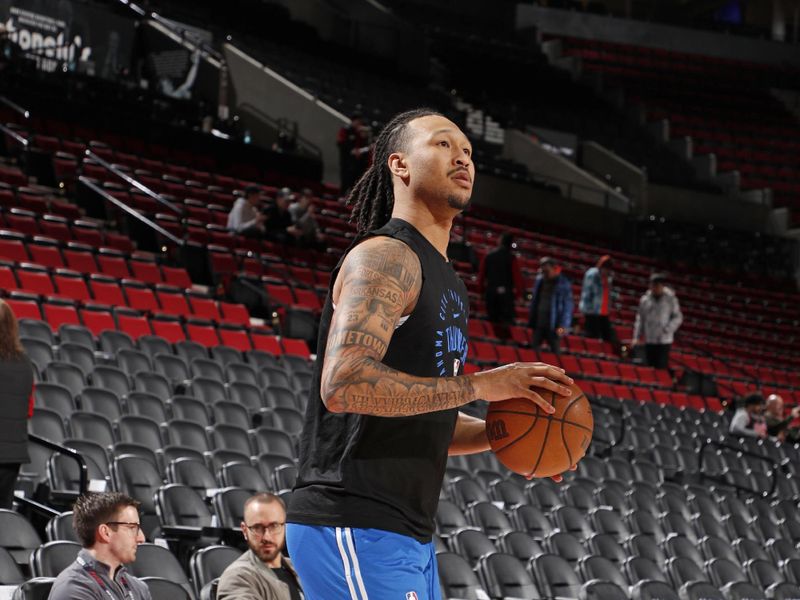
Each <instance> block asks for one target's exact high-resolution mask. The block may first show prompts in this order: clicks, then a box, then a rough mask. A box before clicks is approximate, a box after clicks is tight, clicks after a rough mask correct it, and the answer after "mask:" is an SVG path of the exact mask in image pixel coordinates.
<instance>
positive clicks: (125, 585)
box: [75, 556, 134, 600]
mask: <svg viewBox="0 0 800 600" xmlns="http://www.w3.org/2000/svg"><path fill="white" fill-rule="evenodd" d="M75 560H76V561H77V563H78V564H79V565H80V566H82V567H83V568H84V570H85V571H86V572H87V573H88V574H89V577H91V578H92V579H94V580H95V581H96V582H97V585H99V586H100V589H102V590H103V591H104V592H105V593H106V594H107V595H108V597H109V598H110V599H111V600H117V598H116V596H114V594H113V593H112V592H111V590H110V589H109V587H108V586H107V585H106V582H105V581H103V578H102V577H100V575H98V574H97V571H96V570H95V568H94V567H93V566H91V565H90V564H89V563H87V562H86V561H85V560H83V558H81V557H80V556H79V557H77V558H76V559H75ZM119 582H120V584H122V587H123V589H124V590H125V596H124V597H125V598H128V599H129V600H134V597H133V591H132V590H131V588H130V587H128V581H127V580H126V579H125V577H124V576H123V577H120V578H119Z"/></svg>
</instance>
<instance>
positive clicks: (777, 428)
mask: <svg viewBox="0 0 800 600" xmlns="http://www.w3.org/2000/svg"><path fill="white" fill-rule="evenodd" d="M798 417H800V406H795V407H793V408H792V410H791V411H790V412H789V416H788V417H784V412H783V398H781V397H780V396H779V395H778V394H770V395H769V396H767V405H766V408H765V410H764V421H765V422H766V424H767V433H768V434H769V435H771V436H773V437H776V438H778V439H779V440H780V441H781V442H790V443H792V444H793V443H795V442H797V441H800V429H798V428H797V427H791V423H792V421H794V420H795V419H796V418H798Z"/></svg>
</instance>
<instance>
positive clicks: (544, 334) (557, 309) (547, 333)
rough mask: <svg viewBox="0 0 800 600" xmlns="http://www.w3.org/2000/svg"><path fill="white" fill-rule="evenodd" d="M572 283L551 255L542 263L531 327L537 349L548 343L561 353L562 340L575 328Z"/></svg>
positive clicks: (535, 291)
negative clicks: (543, 343) (573, 323)
mask: <svg viewBox="0 0 800 600" xmlns="http://www.w3.org/2000/svg"><path fill="white" fill-rule="evenodd" d="M572 307H573V301H572V284H571V283H570V281H569V279H568V278H567V276H566V275H563V274H562V273H561V265H560V264H559V263H558V261H557V260H556V259H554V258H550V257H548V256H546V257H544V258H542V259H541V260H540V261H539V275H537V276H536V281H535V282H534V284H533V297H532V298H531V307H530V312H529V316H528V326H530V327H532V328H533V342H532V346H533V347H534V348H539V346H541V345H542V341H546V342H547V345H548V346H550V349H551V350H552V351H553V352H554V353H556V354H558V353H559V352H560V342H561V338H562V337H563V336H564V335H565V334H566V332H567V331H568V330H569V328H570V326H571V325H572Z"/></svg>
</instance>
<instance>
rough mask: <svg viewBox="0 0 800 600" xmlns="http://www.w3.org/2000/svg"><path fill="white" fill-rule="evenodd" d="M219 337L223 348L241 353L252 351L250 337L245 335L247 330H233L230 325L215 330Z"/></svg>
mask: <svg viewBox="0 0 800 600" xmlns="http://www.w3.org/2000/svg"><path fill="white" fill-rule="evenodd" d="M217 332H218V333H219V337H220V339H221V340H222V344H223V346H230V347H231V348H236V349H237V350H241V351H242V352H247V351H248V350H252V349H253V344H252V342H251V341H250V336H249V335H247V330H246V329H244V328H234V327H231V326H230V325H222V326H220V328H219V329H218V330H217Z"/></svg>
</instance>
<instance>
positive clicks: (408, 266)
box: [342, 235, 422, 283]
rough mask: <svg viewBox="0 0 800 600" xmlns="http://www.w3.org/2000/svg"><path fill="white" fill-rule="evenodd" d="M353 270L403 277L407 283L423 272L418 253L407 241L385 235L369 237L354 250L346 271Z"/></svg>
mask: <svg viewBox="0 0 800 600" xmlns="http://www.w3.org/2000/svg"><path fill="white" fill-rule="evenodd" d="M352 269H359V270H361V271H370V272H371V273H373V274H374V275H375V276H376V277H377V276H381V275H382V276H386V277H391V278H400V279H402V280H404V281H405V282H406V283H408V282H410V281H414V280H419V279H420V276H421V275H422V264H421V263H420V260H419V256H417V253H416V252H414V250H412V249H411V247H410V246H409V245H408V244H406V243H405V242H404V241H402V240H398V239H396V238H393V237H389V236H385V235H378V236H374V237H370V238H367V239H366V240H364V241H363V242H361V243H359V244H358V245H357V246H355V247H354V248H353V249H352V250H350V252H349V253H348V254H347V256H346V257H345V259H344V263H343V264H342V270H344V271H348V270H352Z"/></svg>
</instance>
